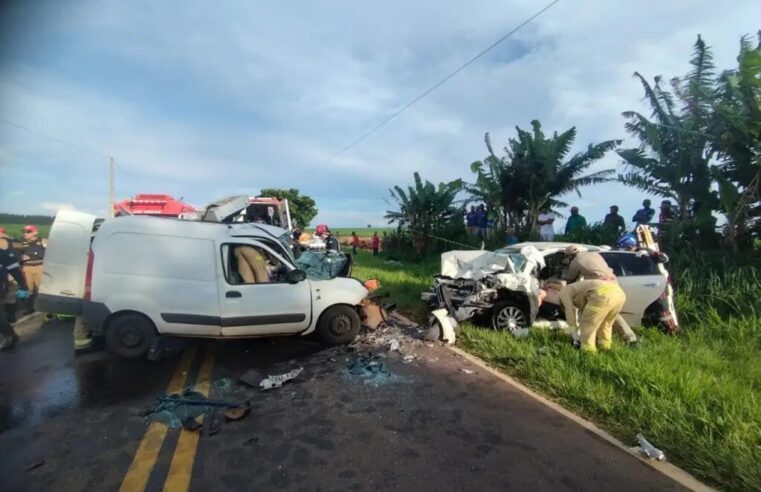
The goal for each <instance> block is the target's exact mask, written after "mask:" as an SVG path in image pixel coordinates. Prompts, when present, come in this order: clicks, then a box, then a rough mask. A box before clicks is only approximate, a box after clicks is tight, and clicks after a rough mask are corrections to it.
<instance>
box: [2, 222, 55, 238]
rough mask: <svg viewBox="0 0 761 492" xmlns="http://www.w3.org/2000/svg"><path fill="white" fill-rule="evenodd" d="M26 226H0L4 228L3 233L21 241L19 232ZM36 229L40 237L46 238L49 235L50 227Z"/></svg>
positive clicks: (41, 226)
mask: <svg viewBox="0 0 761 492" xmlns="http://www.w3.org/2000/svg"><path fill="white" fill-rule="evenodd" d="M25 225H26V224H0V226H2V227H4V228H5V233H6V234H8V235H9V236H11V237H12V238H15V239H21V236H22V234H21V230H22V229H23V228H24V226H25ZM37 228H38V229H39V231H40V237H48V233H50V225H38V226H37Z"/></svg>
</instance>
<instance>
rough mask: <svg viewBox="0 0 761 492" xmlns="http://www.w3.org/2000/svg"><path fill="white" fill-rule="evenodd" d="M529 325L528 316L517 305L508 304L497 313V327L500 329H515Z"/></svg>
mask: <svg viewBox="0 0 761 492" xmlns="http://www.w3.org/2000/svg"><path fill="white" fill-rule="evenodd" d="M527 326H528V321H527V320H526V316H525V315H524V314H523V311H521V310H520V309H519V308H517V307H515V306H508V307H506V308H504V309H502V310H501V311H500V312H499V314H498V315H497V328H499V329H500V330H507V331H515V330H518V329H521V328H526V327H527Z"/></svg>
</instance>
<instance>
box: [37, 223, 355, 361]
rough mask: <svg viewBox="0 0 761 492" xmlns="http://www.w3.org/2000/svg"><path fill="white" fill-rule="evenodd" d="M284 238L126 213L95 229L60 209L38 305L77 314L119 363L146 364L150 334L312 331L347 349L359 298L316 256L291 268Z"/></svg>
mask: <svg viewBox="0 0 761 492" xmlns="http://www.w3.org/2000/svg"><path fill="white" fill-rule="evenodd" d="M289 236H290V233H288V232H287V231H285V230H284V229H281V228H278V227H273V226H267V225H261V224H219V223H208V222H194V221H183V220H178V219H167V218H155V217H136V216H135V217H117V218H114V219H106V220H102V221H101V220H100V219H96V217H95V216H92V215H89V214H83V213H79V212H72V211H61V212H59V213H58V215H57V216H56V219H55V221H54V222H53V227H52V228H51V230H50V237H49V239H48V248H47V253H46V255H45V263H44V268H43V269H44V274H43V280H42V286H41V288H40V294H39V296H38V299H37V306H38V309H39V310H40V311H43V312H51V313H61V314H71V315H78V316H82V319H83V320H84V322H85V324H86V325H87V327H88V328H89V329H90V331H92V332H93V333H94V334H95V335H101V336H105V340H106V345H107V347H108V348H109V349H110V350H112V351H113V352H115V353H117V354H120V355H123V356H127V357H140V356H143V355H145V354H146V353H147V352H148V350H149V349H151V348H153V347H155V344H156V343H157V340H158V337H159V336H160V335H172V336H189V337H221V338H233V337H261V336H272V335H295V334H300V335H306V334H309V333H312V332H314V331H315V330H316V331H317V332H318V334H319V335H320V336H321V337H322V338H323V339H324V340H325V341H327V342H329V343H348V342H350V341H352V340H353V339H354V338H355V337H356V335H357V333H358V331H359V328H360V324H361V318H360V311H359V309H360V308H359V304H360V302H361V301H362V299H364V298H365V297H366V296H367V293H368V291H367V289H366V288H365V286H364V285H363V284H362V283H361V282H359V281H358V280H356V279H353V278H343V277H335V271H333V272H331V271H330V270H331V268H330V267H331V266H335V262H332V263H331V261H330V259H329V258H326V257H325V256H324V255H323V256H320V257H317V256H312V257H309V256H308V255H313V253H306V255H307V256H305V257H302V258H300V259H299V260H296V259H295V258H294V256H293V254H292V252H291V249H290V243H289V240H290V238H289ZM323 263H325V265H324V264H323ZM305 270H306V271H305Z"/></svg>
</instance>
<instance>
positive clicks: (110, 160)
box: [108, 157, 116, 217]
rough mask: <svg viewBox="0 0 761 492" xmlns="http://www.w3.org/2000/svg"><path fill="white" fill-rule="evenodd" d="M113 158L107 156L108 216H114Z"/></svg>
mask: <svg viewBox="0 0 761 492" xmlns="http://www.w3.org/2000/svg"><path fill="white" fill-rule="evenodd" d="M114 203H116V200H115V196H114V158H113V157H109V158H108V216H109V217H113V216H114Z"/></svg>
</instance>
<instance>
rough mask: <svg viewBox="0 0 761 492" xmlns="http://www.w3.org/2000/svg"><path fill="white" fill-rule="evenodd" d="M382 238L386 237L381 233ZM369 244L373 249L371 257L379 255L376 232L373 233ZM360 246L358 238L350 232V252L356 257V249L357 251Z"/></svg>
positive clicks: (378, 237) (379, 241)
mask: <svg viewBox="0 0 761 492" xmlns="http://www.w3.org/2000/svg"><path fill="white" fill-rule="evenodd" d="M383 236H384V237H385V236H386V233H385V232H384V233H383ZM370 244H371V245H372V248H373V256H378V254H379V253H380V245H381V240H380V236H378V231H375V232H373V237H372V238H371V240H370ZM361 245H362V242H361V241H360V240H359V236H357V233H356V232H354V231H352V232H351V252H352V253H353V254H355V255H356V254H357V249H359V247H360V246H361Z"/></svg>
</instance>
